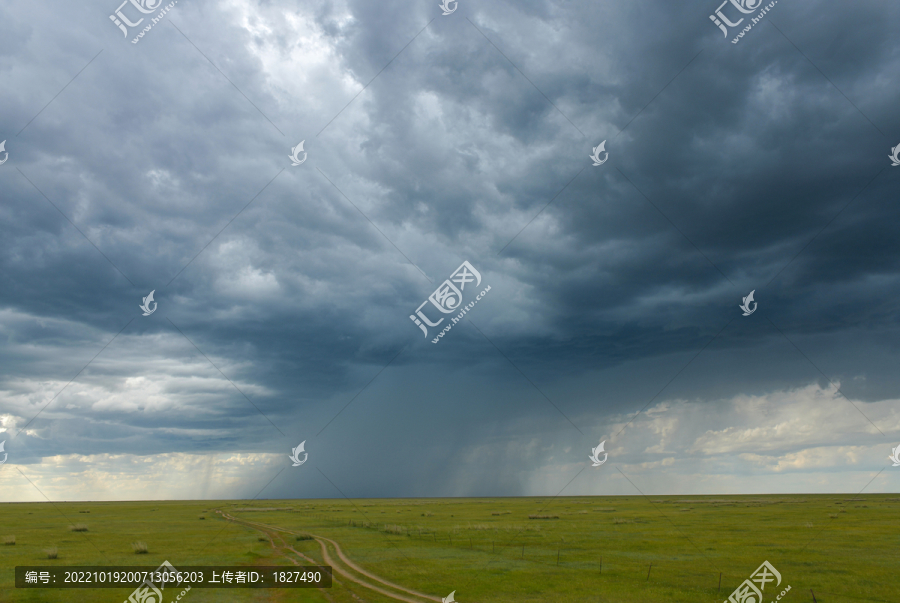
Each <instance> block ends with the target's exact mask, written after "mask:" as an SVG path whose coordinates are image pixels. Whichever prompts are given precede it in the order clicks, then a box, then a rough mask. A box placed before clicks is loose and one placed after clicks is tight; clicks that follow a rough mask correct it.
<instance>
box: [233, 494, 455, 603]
mask: <svg viewBox="0 0 900 603" xmlns="http://www.w3.org/2000/svg"><path fill="white" fill-rule="evenodd" d="M216 513H218V514H220V515H221V516H222V518H223V519H225V520H227V521H233V522H235V523H240V524H243V525H246V526H248V527H251V528H254V529H257V530H260V531H262V532H265V533H266V534H267V535H268V536H269V538H270V539H271V544H272V548H275V549H276V550H277V547H276V546H275V538H276V537H277V538H278V539H279V540H280V541H281V542H282V544H283V548H286V549H288V550H290V551H291V552H293V553H294V554H295V555H297V556H298V557H300V558H301V559H303V560H305V561H307V562H309V563H311V564H312V565H319V562H318V561H315V560H314V559H311V558H310V557H308V556H306V555H304V554H303V553H301V552H299V551H297V550H296V549H294V547H292V546H290V545H288V544H287V543H286V542H285V541H284V538H282V537H281V536H280V534H279V532H283V533H285V534H292V535H296V533H295V532H292V531H291V530H285V529H284V528H280V527H278V526H271V525H268V524H264V523H261V522H256V521H250V520H247V519H240V518H238V517H234V516H233V515H230V514H228V513H225V512H224V511H221V510H219V509H217V510H216ZM310 536H312V537H313V538H314V539H315V540H316V542H318V543H319V546H320V547H321V548H322V559H323V560H324V561H325V565H330V566H331V568H332V570H333V571H334V572H335V573H337V574H339V575H340V576H341V577H343V578H344V579H346V580H348V581H350V582H353V583H354V584H356V585H358V586H362V587H363V588H367V589H369V590H371V591H374V592H377V593H379V594H381V595H384V596H386V597H390V598H391V599H394V600H396V601H403V603H422V601H421V599H426V600H428V601H436V602H441V601H442V599H441V598H440V597H435V596H432V595H427V594H425V593H420V592H418V591H415V590H412V589H409V588H406V587H404V586H400V585H399V584H394V583H393V582H390V581H388V580H385V579H384V578H381V577H380V576H377V575H375V574H373V573H371V572H369V571H367V570H365V569H363V568H362V567H360V566H359V565H357V564H356V563H354V562H353V561H351V560H350V559H349V558H348V557H347V556H346V555H345V554H344V552H343V550H341V547H340V545H339V544H338V543H337V542H335V541H334V540H331V539H330V538H325V537H324V536H317V535H315V534H310ZM328 544H331V545H332V546H333V547H334V550H335V552H336V553H337V556H338V559H340V561H341V562H342V563H343V564H346V565H347V566H348V567H349V568H350V569H349V570H348V569H347V568H345V567H343V566H342V565H341V563H338V562H336V560H335V559H334V558H333V557H332V556H331V555H330V553H329V550H328ZM281 554H282V555H284V554H283V553H281ZM284 556H285V557H286V558H287V559H289V560H290V561H291V562H292V563H294V564H295V565H299V563H298V562H297V561H296V560H295V559H292V558H290V557H288V556H286V555H284ZM350 570H352V571H355V572H357V573H359V574H362V575H363V576H365V577H367V578H369V579H371V580H373V581H375V582H380V583H381V584H383V585H384V586H387V587H389V588H393V589H395V590H399V591H402V592H404V593H406V594H409V595H413V596H414V597H419V599H412V598H409V597H406V596H404V595H401V594H398V593H394V592H391V591H388V590H385V589H383V588H381V587H379V586H376V585H375V584H371V583H369V582H367V581H365V580H363V579H362V578H359V577H358V576H355V575H354V574H352V573H350ZM332 580H333V581H334V582H335V583H337V584H340V582H338V581H337V580H336V579H335V578H334V577H333V576H332ZM348 590H349V589H348ZM350 594H351V595H353V596H354V598H356V599H358V600H360V601H362V599H360V598H359V597H357V596H356V595H355V594H353V593H352V592H351V593H350Z"/></svg>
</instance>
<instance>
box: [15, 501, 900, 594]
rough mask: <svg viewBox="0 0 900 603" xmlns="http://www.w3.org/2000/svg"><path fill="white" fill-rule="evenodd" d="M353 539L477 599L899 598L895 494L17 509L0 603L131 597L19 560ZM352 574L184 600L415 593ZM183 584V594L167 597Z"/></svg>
mask: <svg viewBox="0 0 900 603" xmlns="http://www.w3.org/2000/svg"><path fill="white" fill-rule="evenodd" d="M216 510H221V511H222V512H224V513H225V514H227V515H230V516H232V517H233V518H235V519H236V520H237V521H231V520H226V519H224V518H223V515H222V514H219V513H216ZM200 516H203V517H205V519H202V520H201V519H199V517H200ZM245 521H246V522H250V523H243V522H245ZM76 524H84V527H86V528H87V531H72V530H71V528H70V526H74V525H76ZM300 534H309V535H313V536H316V537H320V538H327V539H329V541H325V540H321V539H320V540H315V539H313V540H310V539H305V540H299V539H298V538H297V535H300ZM5 536H15V544H3V543H4V537H5ZM136 541H139V542H143V543H146V544H147V548H148V552H147V554H135V552H134V549H133V548H132V543H133V542H136ZM332 541H333V543H332ZM336 545H339V547H340V549H341V551H342V553H343V554H344V555H345V556H346V558H348V559H349V561H351V562H353V563H355V564H357V565H358V566H359V568H361V569H362V570H365V571H367V572H370V573H371V574H373V575H375V576H377V577H380V578H383V579H384V580H386V581H389V582H391V583H394V584H395V585H400V586H402V587H405V588H406V589H410V590H413V591H420V592H421V593H425V594H427V595H430V596H431V597H432V598H431V599H430V600H435V599H437V600H438V601H439V600H440V599H439V598H440V597H445V596H447V595H448V594H449V593H450V591H456V596H455V598H456V600H457V601H459V602H460V603H470V602H476V601H478V602H488V601H496V602H498V603H513V602H516V603H523V602H529V601H535V602H536V601H553V602H558V603H566V602H572V603H574V602H576V601H578V602H581V601H584V602H599V603H604V602H616V603H618V602H622V603H625V602H627V603H681V602H684V603H688V602H690V603H706V602H708V603H714V602H718V603H721V602H722V601H725V600H726V599H727V598H728V595H729V594H730V593H731V592H732V591H733V590H734V589H735V588H736V587H737V586H738V585H739V584H740V583H741V582H742V581H743V580H745V579H746V578H748V577H749V576H750V574H751V573H752V572H753V571H754V570H755V569H756V568H757V567H759V565H760V564H761V563H762V562H763V561H764V560H768V561H769V562H770V563H772V565H774V566H775V568H776V569H777V570H778V571H779V572H780V573H781V575H782V578H783V580H782V584H781V586H780V587H779V589H778V590H775V589H774V588H772V587H771V586H770V587H769V588H768V589H767V590H766V592H765V595H766V596H767V598H766V599H764V601H765V603H768V602H769V600H770V599H771V600H774V599H775V595H777V594H778V592H780V590H781V589H783V588H784V587H785V586H786V585H790V586H791V590H790V592H788V593H787V595H785V597H783V598H782V602H787V603H796V602H800V601H804V602H805V601H812V596H811V594H810V590H812V591H813V592H814V593H815V596H816V599H817V601H818V602H819V603H838V602H841V603H845V602H856V601H879V602H891V603H895V602H897V601H900V585H898V583H897V582H898V575H897V572H896V568H897V564H898V556H897V553H898V550H900V547H898V545H900V498H897V496H896V495H871V496H864V495H860V496H852V495H798V496H706V497H704V496H689V497H678V496H661V497H646V498H645V497H571V498H562V497H560V498H555V499H552V500H549V501H548V500H546V499H537V498H494V499H396V500H392V499H371V500H353V501H347V500H322V499H317V500H278V501H272V500H268V501H251V502H247V501H187V502H185V501H178V502H124V503H118V502H115V503H112V502H91V503H55V504H49V503H46V504H45V503H28V504H14V503H9V504H2V505H0V601H4V602H5V601H10V602H25V601H28V602H36V601H41V602H44V601H47V602H55V601H59V602H72V601H77V602H81V601H84V602H88V601H90V602H91V603H106V602H116V603H120V602H121V601H124V600H125V599H126V598H127V597H128V595H129V593H130V592H131V589H115V590H112V589H91V590H39V591H37V590H31V591H25V590H21V589H20V590H16V589H15V587H14V583H15V581H14V569H13V568H14V567H15V566H16V565H43V564H59V565H158V564H160V563H161V562H162V561H163V560H168V561H169V562H171V563H172V564H173V565H174V566H175V567H178V566H179V565H246V566H248V567H249V566H261V565H285V566H288V567H293V564H295V563H297V562H299V563H300V564H303V563H307V561H305V560H304V559H303V557H302V556H305V557H306V558H307V559H312V560H314V561H315V562H316V563H323V547H324V548H327V551H328V552H327V554H329V555H330V557H331V558H332V560H333V561H335V562H336V563H337V564H338V565H343V562H340V561H339V560H338V558H337V555H336V553H337V549H336ZM288 547H291V548H292V549H293V550H291V548H288ZM54 548H55V549H56V550H57V558H56V559H53V560H49V559H47V554H46V553H45V551H46V550H47V549H54ZM601 563H602V566H601ZM651 565H652V567H651ZM336 571H337V570H336ZM344 571H345V574H341V575H338V574H337V573H335V578H336V581H337V582H340V584H337V583H336V584H335V585H334V587H333V588H331V589H327V590H324V589H323V590H322V591H316V590H297V589H294V590H238V589H231V590H218V589H216V590H213V589H196V588H195V589H192V590H191V591H190V592H189V593H187V594H186V595H185V596H184V598H183V599H182V602H183V603H194V602H197V603H200V602H213V601H229V602H230V601H273V602H274V601H315V602H321V603H361V602H365V603H390V602H394V601H397V600H399V599H398V598H397V597H391V596H388V595H386V594H382V593H381V592H376V591H375V590H372V589H370V588H367V587H366V586H363V585H360V584H358V583H356V582H355V581H354V580H352V579H349V578H346V577H345V576H349V575H351V574H352V575H353V576H354V577H355V578H358V577H360V576H361V574H360V573H359V572H358V571H356V570H352V569H349V568H348V567H346V566H345V567H344ZM720 572H721V576H722V577H721V580H722V583H721V590H718V589H717V587H718V582H719V574H720ZM648 574H649V576H648ZM365 580H368V582H369V583H370V584H371V583H372V580H371V579H368V578H364V581H365ZM382 590H387V591H390V592H393V593H397V592H400V591H397V590H396V589H393V588H389V587H383V589H382ZM770 591H771V597H768V595H770ZM179 592H180V591H174V592H173V593H171V595H170V594H169V593H168V589H167V597H166V603H169V600H170V599H174V598H175V595H177V594H178V593H179ZM717 593H718V594H717ZM403 596H405V597H406V598H407V599H409V600H414V601H420V600H421V601H426V600H428V599H425V598H422V597H415V596H412V595H409V594H405V595H403Z"/></svg>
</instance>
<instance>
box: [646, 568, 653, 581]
mask: <svg viewBox="0 0 900 603" xmlns="http://www.w3.org/2000/svg"><path fill="white" fill-rule="evenodd" d="M652 569H653V564H652V563H651V564H650V567H648V568H647V582H650V570H652Z"/></svg>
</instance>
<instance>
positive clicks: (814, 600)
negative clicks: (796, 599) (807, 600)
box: [809, 589, 819, 603]
mask: <svg viewBox="0 0 900 603" xmlns="http://www.w3.org/2000/svg"><path fill="white" fill-rule="evenodd" d="M809 594H811V595H812V597H813V603H819V602H818V601H816V593H814V592H813V591H812V589H809Z"/></svg>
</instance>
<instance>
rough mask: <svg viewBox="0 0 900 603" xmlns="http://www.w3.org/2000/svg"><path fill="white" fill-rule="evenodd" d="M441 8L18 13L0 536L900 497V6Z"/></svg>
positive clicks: (5, 39) (3, 308) (285, 6)
mask: <svg viewBox="0 0 900 603" xmlns="http://www.w3.org/2000/svg"><path fill="white" fill-rule="evenodd" d="M436 4H437V3H434V2H432V3H430V4H429V5H425V4H421V3H416V4H413V3H409V2H388V3H376V4H373V3H364V2H313V3H304V4H303V5H302V6H300V5H297V4H296V3H293V2H281V1H278V2H266V3H255V2H244V1H237V0H235V1H232V2H228V3H208V2H202V1H201V2H179V3H178V4H177V5H176V7H175V8H174V9H173V10H171V11H170V12H169V13H168V14H167V15H166V16H165V19H164V20H162V21H160V23H159V24H157V25H155V26H154V27H153V28H152V29H151V30H150V31H149V32H147V34H146V35H145V36H144V37H143V38H140V41H139V43H137V44H132V43H131V39H132V37H133V36H129V37H127V38H126V37H123V35H122V32H121V31H120V30H119V29H118V28H117V27H116V26H115V25H114V24H112V22H111V21H110V20H109V19H108V14H109V13H111V12H112V11H113V10H114V9H115V8H116V7H115V6H114V5H112V4H107V3H106V2H104V1H100V0H96V1H95V0H92V1H91V2H89V3H88V6H87V7H85V6H78V7H75V6H73V5H71V4H66V3H59V2H55V3H50V4H42V5H40V6H37V5H36V6H31V5H28V6H24V5H22V6H15V7H13V6H8V7H2V8H0V16H2V18H0V72H2V75H3V80H4V81H5V84H4V86H3V89H4V94H3V95H0V138H5V139H6V140H7V142H6V150H7V151H8V152H9V160H8V161H7V163H5V164H4V165H2V166H0V191H2V197H3V203H2V204H0V240H2V245H0V271H2V274H3V282H4V283H5V285H6V286H4V287H2V288H0V330H2V335H3V340H4V342H5V345H3V346H2V347H0V354H2V363H0V420H2V429H3V430H4V431H3V432H2V433H0V440H5V441H6V451H7V452H8V453H9V460H8V462H7V463H6V464H4V465H2V466H0V484H2V486H0V493H2V494H0V497H2V500H42V499H43V498H42V497H41V495H40V494H39V493H38V491H37V489H35V488H34V487H33V486H32V485H30V484H29V482H28V481H27V480H26V479H25V477H23V475H24V476H27V477H28V479H30V480H32V481H33V483H34V484H35V485H38V486H39V487H40V489H41V490H42V491H44V492H45V493H46V494H47V496H49V497H50V498H51V499H66V500H73V499H81V498H84V499H101V498H122V497H125V498H170V497H171V498H204V497H210V498H229V497H253V496H261V497H288V496H328V497H336V496H339V495H340V494H339V493H338V492H337V491H335V486H334V485H332V484H335V485H337V487H338V488H340V491H341V492H343V493H344V494H346V495H347V496H452V495H489V496H498V495H518V494H536V495H553V494H556V493H557V492H558V491H559V489H560V488H562V487H563V486H564V485H565V484H566V483H567V482H568V480H570V479H571V477H572V476H574V475H575V474H577V473H578V471H579V470H580V469H581V468H582V466H583V465H584V464H585V461H586V460H587V459H586V457H587V454H588V453H589V452H590V449H591V448H592V447H594V446H596V445H597V443H598V442H599V441H600V440H601V439H606V440H608V442H607V450H609V451H610V462H609V463H608V464H607V465H606V466H604V467H602V468H601V469H595V468H590V467H589V468H588V469H586V470H585V473H584V475H582V476H579V478H578V479H577V480H576V481H574V482H573V483H572V485H571V486H569V488H570V490H566V491H565V493H570V494H574V493H597V494H603V493H611V494H634V493H635V492H636V490H635V488H639V489H640V491H642V492H644V493H646V494H651V493H654V494H655V493H669V492H679V493H703V492H715V493H728V492H733V493H744V492H775V491H778V492H786V491H803V492H816V491H834V490H838V491H851V490H854V491H858V490H861V489H863V488H867V490H866V491H869V492H872V491H884V490H891V489H896V487H897V485H896V481H895V480H894V478H893V477H891V476H892V475H893V473H890V472H885V473H883V474H882V475H880V476H879V477H878V479H877V480H875V481H874V482H871V484H870V485H867V484H868V483H869V482H870V480H871V479H872V477H873V476H874V475H875V474H876V473H877V472H878V471H879V470H881V469H883V468H884V467H885V465H886V464H887V465H890V463H889V462H888V461H887V459H886V456H887V454H888V453H889V452H890V449H891V447H893V446H896V445H897V444H898V442H900V426H898V417H897V412H896V410H895V409H896V408H897V404H896V401H897V399H898V397H900V396H898V386H900V383H898V377H897V371H896V366H897V361H898V349H897V344H896V342H897V341H898V339H897V334H898V324H897V302H896V300H897V299H898V298H900V297H898V293H900V279H898V276H900V264H898V259H900V248H898V241H897V237H896V236H895V232H894V231H895V228H894V224H896V223H897V220H898V218H900V209H898V208H897V205H896V203H894V202H893V201H892V200H893V199H894V198H895V197H896V190H897V183H898V180H897V179H898V177H900V170H898V171H897V172H895V171H893V168H892V167H891V165H890V161H889V160H888V159H887V157H886V155H887V154H888V152H889V150H890V148H891V147H893V146H895V145H897V144H900V122H898V118H897V116H896V111H895V110H894V108H895V107H896V106H897V104H898V101H900V91H898V88H897V86H896V85H895V83H894V78H891V77H889V74H893V73H896V72H897V70H898V67H900V65H898V63H900V55H898V53H897V49H896V44H895V43H894V39H895V38H896V36H895V35H894V32H893V31H892V29H891V27H890V24H891V23H895V22H896V20H897V18H898V17H900V12H898V11H900V8H897V7H895V6H891V5H888V6H885V5H884V4H882V3H876V2H862V3H857V4H855V5H853V6H852V7H851V6H849V5H848V6H846V7H844V6H832V5H827V4H824V3H821V2H814V3H812V4H807V5H804V6H803V7H799V6H794V5H792V4H791V3H779V4H777V5H776V6H775V8H773V9H772V11H771V12H770V13H769V15H767V16H766V17H765V19H766V20H767V21H766V22H764V23H761V24H759V25H756V26H755V27H754V28H753V29H752V30H751V31H750V32H749V33H747V35H746V36H745V37H744V38H742V39H741V40H740V42H739V43H738V44H732V43H731V42H730V40H731V38H730V37H729V38H727V39H726V38H723V36H722V34H721V31H720V30H719V29H718V28H716V27H715V26H714V25H712V24H711V22H710V20H709V14H710V13H711V12H712V11H713V10H714V9H715V8H716V6H714V5H713V4H710V5H708V6H707V5H704V4H702V3H701V4H698V5H695V6H680V5H677V6H676V5H671V4H670V3H662V2H656V3H651V4H650V5H642V6H641V8H638V7H636V6H635V5H628V4H609V3H600V4H597V3H588V2H568V3H544V2H529V3H524V4H523V3H506V2H497V3H492V4H478V5H471V4H467V3H466V2H460V4H459V8H458V10H457V11H456V12H455V13H454V14H452V15H449V16H446V17H445V16H442V15H441V11H440V9H439V8H438V7H437V6H434V5H436ZM86 8H87V10H85V9H86ZM127 10H128V11H130V10H131V5H129V7H128V9H127ZM132 13H133V15H134V18H137V13H136V12H134V11H132V12H129V13H128V14H129V15H131V14H132ZM149 18H150V17H147V19H148V20H149ZM138 30H139V29H136V30H134V31H138ZM55 95H56V96H55ZM301 140H303V141H304V148H305V151H306V152H307V153H308V160H307V161H306V162H305V163H304V164H303V165H301V166H291V161H290V159H289V158H288V155H289V153H290V149H291V148H292V147H294V146H296V145H297V144H298V143H299V142H300V141H301ZM603 140H606V149H607V151H609V153H610V155H609V157H610V158H609V161H608V162H606V163H605V164H604V165H602V166H599V167H595V166H592V165H591V161H590V159H589V158H588V155H590V153H591V149H592V147H594V146H597V145H598V144H599V143H600V142H601V141H603ZM464 260H467V261H469V262H470V263H471V264H472V265H473V266H475V267H476V268H477V270H478V271H479V272H480V273H481V276H482V283H481V285H480V286H479V290H481V289H482V288H484V287H486V286H488V285H489V286H490V287H491V291H490V293H489V295H487V296H485V298H484V299H483V300H481V301H479V303H478V305H477V306H475V307H473V308H472V309H471V311H470V312H469V313H468V314H467V315H466V316H465V317H464V318H463V320H462V321H461V322H460V323H459V324H458V325H454V326H453V328H452V329H451V330H450V331H449V332H448V333H446V334H445V336H444V337H443V338H441V339H440V340H439V343H438V344H432V343H431V340H432V338H433V337H435V336H436V334H437V332H438V331H439V330H440V328H443V326H444V324H446V323H447V322H448V321H449V317H450V316H455V315H456V314H455V313H454V314H448V315H446V320H445V322H444V324H442V325H441V326H440V327H438V328H429V329H428V337H423V335H422V332H421V331H420V330H419V329H418V327H417V326H416V325H415V324H414V323H413V321H411V320H410V315H411V314H414V312H415V311H416V309H417V308H418V307H419V305H420V304H421V303H422V302H423V301H425V300H426V299H427V298H428V296H429V295H430V294H431V293H432V292H433V291H435V288H436V287H438V286H439V285H440V284H441V283H442V282H443V281H444V279H446V278H448V277H449V276H450V274H451V273H452V272H453V271H454V270H455V269H456V268H457V267H458V266H459V265H460V264H461V263H462V262H463V261H464ZM151 290H153V291H155V299H156V301H157V302H158V310H157V311H156V312H155V313H153V314H152V315H150V316H148V317H144V316H142V315H141V311H140V310H139V309H138V305H139V303H140V301H141V299H142V298H143V297H144V296H146V295H147V294H148V293H149V292H150V291H151ZM751 290H754V291H755V298H756V300H757V302H758V303H759V307H758V308H759V309H758V311H757V312H755V313H754V314H752V315H751V316H748V317H743V316H741V312H740V310H739V309H738V305H739V303H740V301H741V299H742V298H743V297H744V296H746V295H747V294H748V293H749V292H750V291H751ZM470 291H471V289H468V288H467V289H466V290H465V292H464V294H465V296H466V298H465V301H466V302H469V301H470V299H472V298H470V297H469V295H470V293H469V292H470ZM425 313H426V315H427V316H429V317H430V320H436V319H437V317H438V314H439V313H438V312H437V310H436V309H435V308H434V306H432V305H431V304H427V308H426V309H425ZM838 388H840V393H838ZM854 406H855V407H854ZM304 440H305V441H307V446H306V448H307V451H309V453H310V462H309V463H307V464H306V465H304V466H303V467H300V468H293V467H290V466H289V465H290V461H289V460H288V458H287V455H288V453H289V452H290V449H291V448H293V447H294V446H296V445H297V444H299V442H301V441H304ZM617 468H618V469H619V470H620V471H617V470H616V469H617ZM317 469H318V471H317ZM279 471H281V473H279ZM320 471H321V473H322V474H324V475H327V476H328V479H325V478H324V477H323V476H322V475H320ZM591 472H593V473H591ZM588 475H589V476H590V477H588ZM626 475H627V476H628V477H629V478H632V479H634V480H635V481H634V482H633V483H632V482H629V481H628V480H627V479H625V477H624V476H626ZM161 476H171V477H170V478H169V479H165V480H161V479H160V478H161ZM276 476H277V477H276ZM596 476H602V477H600V478H599V479H598V478H597V477H596ZM273 478H275V479H273ZM329 479H330V480H331V482H329V481H328V480H329ZM161 481H163V482H165V483H163V484H160V482H161ZM112 485H115V487H112Z"/></svg>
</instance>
